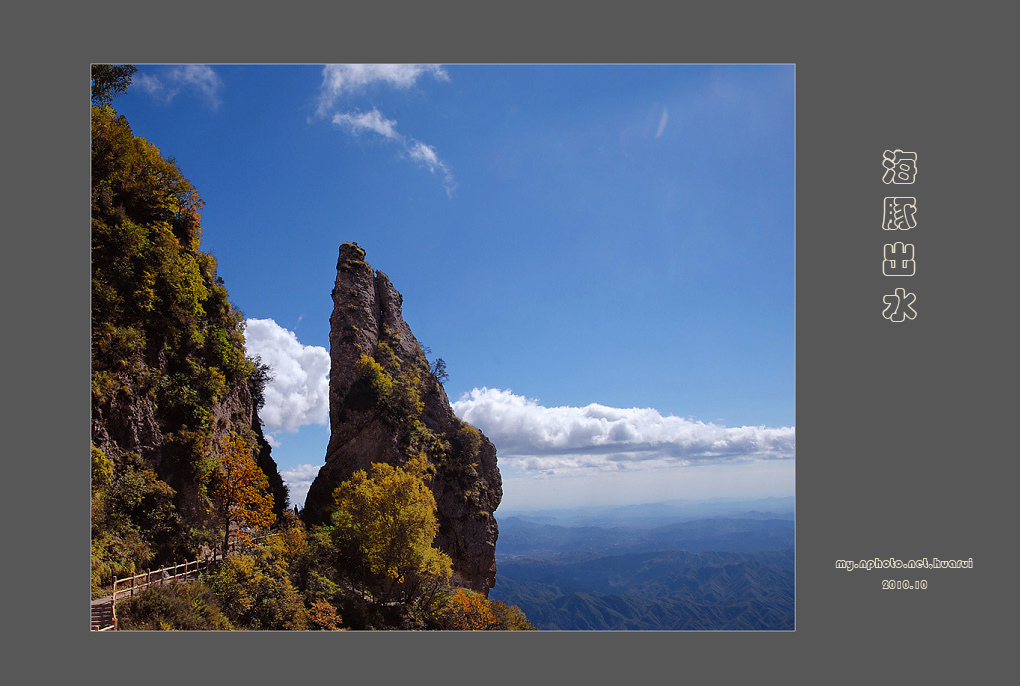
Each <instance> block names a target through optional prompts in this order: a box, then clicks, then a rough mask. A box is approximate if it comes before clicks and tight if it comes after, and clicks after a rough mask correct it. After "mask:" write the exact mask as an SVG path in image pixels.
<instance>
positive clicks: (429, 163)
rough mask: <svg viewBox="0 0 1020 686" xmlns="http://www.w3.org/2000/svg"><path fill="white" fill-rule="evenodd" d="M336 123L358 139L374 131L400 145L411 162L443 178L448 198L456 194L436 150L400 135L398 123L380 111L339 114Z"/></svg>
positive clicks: (453, 183)
mask: <svg viewBox="0 0 1020 686" xmlns="http://www.w3.org/2000/svg"><path fill="white" fill-rule="evenodd" d="M333 123H334V124H336V125H337V126H339V127H340V128H342V129H345V130H347V131H349V132H350V133H352V134H353V135H355V136H356V135H359V134H361V133H364V132H366V131H372V132H375V133H377V134H379V135H380V136H383V137H384V138H388V139H390V140H392V141H396V142H398V143H400V144H401V145H402V146H403V147H404V153H405V154H406V155H407V157H408V159H410V160H411V161H412V162H414V163H415V164H417V165H418V166H421V167H425V168H426V169H428V170H429V172H430V173H432V174H435V173H436V172H439V173H440V174H441V175H442V177H443V187H444V188H445V189H446V194H447V195H453V191H454V189H455V188H456V187H457V183H456V181H454V178H453V172H451V171H450V167H449V166H448V165H447V164H446V163H445V162H443V161H442V160H441V159H439V155H438V154H436V149H435V148H434V147H432V146H431V145H426V144H425V143H422V142H421V141H419V140H416V139H414V138H410V137H408V136H404V135H402V134H400V133H398V132H397V122H395V121H394V120H392V119H387V118H386V117H384V116H383V115H382V114H381V113H380V112H379V110H377V109H375V108H373V109H372V111H371V112H358V111H356V112H338V113H337V114H334V115H333Z"/></svg>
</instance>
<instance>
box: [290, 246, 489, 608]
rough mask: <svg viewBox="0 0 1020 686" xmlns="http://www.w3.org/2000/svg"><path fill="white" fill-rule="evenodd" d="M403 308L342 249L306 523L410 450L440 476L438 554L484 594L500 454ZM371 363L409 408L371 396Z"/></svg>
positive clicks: (355, 255)
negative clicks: (429, 355) (448, 384)
mask: <svg viewBox="0 0 1020 686" xmlns="http://www.w3.org/2000/svg"><path fill="white" fill-rule="evenodd" d="M402 304H403V297H402V296H401V295H400V293H399V292H397V290H396V289H395V288H394V287H393V284H392V283H390V280H389V278H388V277H387V276H386V275H385V274H383V273H382V272H373V270H372V268H371V267H370V266H369V265H368V264H367V263H366V262H365V251H364V250H362V249H361V248H360V247H358V245H357V244H356V243H344V244H343V245H341V246H340V256H339V259H338V261H337V276H336V284H335V286H334V288H333V314H332V316H331V317H330V320H329V321H330V334H329V343H330V374H329V416H330V439H329V445H328V447H327V449H326V463H325V465H323V466H322V468H321V469H320V470H319V474H318V476H317V477H316V478H315V481H313V482H312V485H311V487H310V488H309V490H308V496H307V498H306V500H305V509H304V513H303V516H304V519H305V520H306V521H308V522H309V523H321V522H324V521H326V520H327V519H328V517H329V514H330V510H331V508H332V506H333V495H332V494H333V491H334V490H335V489H336V487H337V486H338V485H340V483H342V482H343V481H345V480H347V479H349V478H350V477H351V475H353V474H354V472H356V471H357V470H359V469H365V470H368V469H369V467H370V465H371V464H372V463H373V462H386V463H389V464H392V465H402V464H404V462H405V461H406V460H407V458H408V452H409V451H410V450H424V451H425V452H426V454H427V455H428V457H429V461H430V462H431V463H432V465H433V467H434V468H435V471H436V473H435V476H434V477H433V479H432V481H431V483H430V487H431V489H432V492H433V494H434V495H435V497H436V504H437V513H436V514H437V519H438V520H439V533H438V535H437V536H436V545H437V546H438V547H439V548H440V549H441V550H442V551H443V552H445V553H446V554H447V555H449V556H450V557H451V559H452V560H453V570H454V575H453V580H452V581H453V583H454V584H457V585H460V586H466V587H468V588H472V589H474V590H477V591H481V592H482V593H486V594H487V593H488V590H489V588H491V587H492V585H493V584H494V583H495V575H496V563H495V551H496V538H497V536H498V529H497V527H496V520H495V518H494V517H493V514H492V513H493V511H494V510H495V509H496V507H497V506H498V505H499V501H500V499H501V498H502V495H503V488H502V480H501V478H500V475H499V469H498V468H497V466H496V448H495V447H494V446H493V445H492V443H491V442H490V441H489V440H488V439H487V438H486V437H485V436H484V435H483V434H482V433H481V432H480V431H478V430H477V429H475V428H474V427H471V426H470V425H468V424H465V423H464V422H462V421H461V420H460V419H458V418H457V417H456V416H455V415H454V413H453V409H452V408H451V407H450V401H449V399H448V398H447V396H446V391H445V390H444V389H443V386H442V383H441V382H440V380H439V379H437V378H436V376H435V375H433V374H432V373H431V372H430V371H429V364H428V361H427V360H426V358H425V354H424V353H423V352H422V349H421V346H420V345H419V344H418V341H417V340H416V339H415V337H414V334H412V333H411V329H410V327H408V325H407V323H406V322H405V321H404V320H403V317H402V315H401V307H402ZM365 355H367V356H369V357H371V358H372V359H373V360H374V361H375V362H376V363H378V364H379V365H381V366H382V368H383V370H384V371H385V373H386V375H387V378H389V379H392V380H394V381H395V382H396V385H397V386H401V387H402V388H404V389H406V391H407V393H406V395H407V398H405V399H404V401H403V402H394V401H392V400H390V401H389V402H386V403H381V402H380V401H379V398H378V397H377V396H375V395H373V393H371V392H369V391H370V389H369V388H368V384H367V382H366V381H365V379H364V370H365V364H364V361H363V360H362V356H365ZM423 428H424V431H423ZM423 436H424V437H425V438H423Z"/></svg>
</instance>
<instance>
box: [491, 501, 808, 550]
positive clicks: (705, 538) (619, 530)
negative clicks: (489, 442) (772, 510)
mask: <svg viewBox="0 0 1020 686" xmlns="http://www.w3.org/2000/svg"><path fill="white" fill-rule="evenodd" d="M755 514H756V513H754V514H752V516H754V515H755ZM499 530H500V531H499V541H498V543H497V545H496V560H497V562H500V561H509V560H516V559H520V558H548V557H552V556H555V555H560V554H563V553H572V552H573V553H576V552H582V553H588V554H598V555H623V554H633V553H644V552H655V551H664V550H687V551H690V552H703V551H712V550H714V551H730V552H754V551H758V550H784V549H787V548H793V547H794V543H795V524H794V521H793V520H792V519H755V518H751V517H746V518H741V519H736V518H730V517H713V518H709V519H696V520H692V521H685V522H674V523H672V524H666V525H663V526H659V527H655V528H650V529H649V528H639V527H623V526H615V527H600V526H573V527H570V526H559V525H555V524H540V523H536V522H532V521H529V520H527V519H522V518H520V517H508V518H505V519H501V520H500V522H499Z"/></svg>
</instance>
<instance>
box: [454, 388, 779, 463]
mask: <svg viewBox="0 0 1020 686" xmlns="http://www.w3.org/2000/svg"><path fill="white" fill-rule="evenodd" d="M453 409H454V411H455V412H456V413H457V416H459V417H460V418H461V419H463V420H464V421H466V422H468V423H470V424H473V425H474V426H476V427H478V428H479V429H481V430H482V431H483V432H484V433H485V434H486V435H487V436H488V437H489V438H490V439H491V440H492V442H493V443H494V444H495V445H496V447H497V449H498V451H499V458H500V460H501V461H503V460H506V461H507V462H508V463H509V465H510V466H511V467H516V468H518V469H523V470H526V471H535V472H541V473H545V474H567V473H578V472H581V471H584V472H606V471H622V470H627V469H649V468H662V467H670V466H685V465H692V464H711V463H721V462H738V461H753V460H776V459H780V460H783V459H792V458H793V457H794V455H795V446H796V439H795V430H794V428H793V427H781V428H767V427H764V426H741V427H725V426H719V425H716V424H710V423H708V424H706V423H704V422H700V421H692V420H689V419H683V418H681V417H674V416H663V415H662V414H660V413H659V411H658V410H655V409H652V408H629V409H621V408H615V407H607V406H605V405H598V404H591V405H587V406H585V407H544V406H542V405H540V404H538V402H536V401H535V400H532V399H529V398H526V397H524V396H520V395H515V394H514V393H513V392H511V391H504V390H499V389H490V388H481V389H478V388H476V389H474V390H472V391H471V392H470V393H466V394H464V395H463V396H461V398H460V399H459V400H457V401H456V402H455V403H453Z"/></svg>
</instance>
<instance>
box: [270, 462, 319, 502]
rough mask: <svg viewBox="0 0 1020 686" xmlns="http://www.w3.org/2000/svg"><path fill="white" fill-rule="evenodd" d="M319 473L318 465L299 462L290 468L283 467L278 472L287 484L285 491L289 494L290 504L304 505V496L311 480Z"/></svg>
mask: <svg viewBox="0 0 1020 686" xmlns="http://www.w3.org/2000/svg"><path fill="white" fill-rule="evenodd" d="M318 474H319V465H314V464H299V465H297V466H296V467H294V468H292V469H285V470H283V471H281V472H280V476H282V477H283V482H284V483H285V484H287V493H288V495H289V496H290V504H291V505H297V506H298V507H304V503H305V496H307V495H308V489H309V488H310V487H311V485H312V481H314V480H315V477H316V476H317V475H318Z"/></svg>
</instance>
